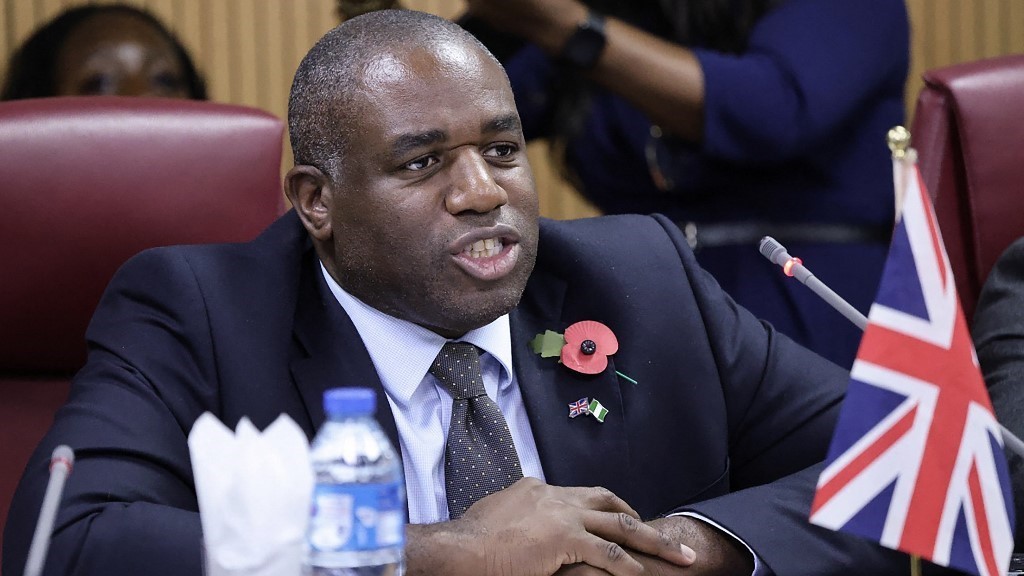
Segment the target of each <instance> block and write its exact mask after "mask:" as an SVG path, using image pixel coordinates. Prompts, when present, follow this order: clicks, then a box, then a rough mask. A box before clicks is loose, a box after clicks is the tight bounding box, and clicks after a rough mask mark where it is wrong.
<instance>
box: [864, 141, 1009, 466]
mask: <svg viewBox="0 0 1024 576" xmlns="http://www.w3.org/2000/svg"><path fill="white" fill-rule="evenodd" d="M885 140H886V143H887V144H888V145H889V150H891V151H892V157H893V160H897V161H899V162H916V161H917V154H916V153H915V152H914V149H913V148H911V147H910V131H909V130H907V129H906V128H904V127H903V126H895V127H893V128H892V129H890V130H889V133H888V134H886V136H885ZM897 178H900V179H902V178H903V174H902V172H901V173H900V174H899V175H897ZM903 189H904V188H903V187H902V186H896V195H897V196H900V195H901V193H902V191H903ZM901 200H902V198H899V197H898V198H897V199H896V213H897V214H899V210H900V205H901V202H900V201H901ZM864 321H865V322H867V319H866V318H865V319H864ZM862 330H863V328H862ZM996 423H997V424H999V431H1000V432H1002V435H1003V442H1004V443H1005V444H1006V447H1007V448H1009V449H1010V451H1011V452H1013V453H1014V454H1016V455H1018V456H1020V457H1022V458H1024V441H1021V439H1020V438H1018V437H1017V436H1016V435H1015V434H1014V433H1013V432H1011V431H1010V430H1008V429H1007V428H1006V426H1003V424H1002V423H1001V422H996Z"/></svg>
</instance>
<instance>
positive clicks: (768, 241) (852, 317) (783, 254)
mask: <svg viewBox="0 0 1024 576" xmlns="http://www.w3.org/2000/svg"><path fill="white" fill-rule="evenodd" d="M759 249H760V251H761V255H762V256H764V257H765V258H767V259H768V260H770V261H772V262H774V263H775V264H778V265H779V266H782V269H783V271H785V273H786V275H787V276H793V277H794V278H796V279H797V280H799V281H800V282H802V283H804V284H805V285H807V287H808V288H810V289H811V290H812V291H813V292H814V293H815V294H817V295H818V296H820V297H821V298H822V299H823V300H825V302H828V303H829V304H830V305H831V306H832V307H833V308H835V309H836V310H838V311H839V312H840V313H842V315H843V316H846V318H847V319H848V320H849V321H850V322H853V323H854V324H856V325H857V327H858V328H860V329H861V330H864V329H865V328H867V326H868V319H867V317H866V316H864V315H863V314H861V313H860V311H859V310H857V309H856V308H854V307H853V306H851V305H850V303H849V302H847V301H846V300H843V298H842V297H841V296H840V295H839V294H836V293H835V292H833V291H832V289H831V288H829V287H828V286H826V285H825V284H824V283H823V282H822V281H821V280H818V279H817V278H816V277H815V276H814V274H811V271H810V270H808V269H807V268H805V267H804V265H803V262H801V261H800V259H799V258H795V257H793V256H790V255H789V252H787V251H786V248H785V247H783V246H782V244H779V243H778V241H777V240H775V239H774V238H772V237H771V236H765V237H764V238H761V245H760V247H759ZM998 424H999V430H1000V431H1001V432H1002V435H1003V442H1005V443H1006V447H1007V448H1009V449H1010V450H1011V451H1013V453H1015V454H1017V455H1018V456H1020V457H1022V458H1024V441H1021V439H1020V438H1018V437H1017V436H1016V435H1015V434H1014V433H1013V432H1010V431H1009V430H1008V429H1007V428H1006V426H1003V425H1002V424H1001V423H998Z"/></svg>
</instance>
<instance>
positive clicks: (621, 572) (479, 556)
mask: <svg viewBox="0 0 1024 576" xmlns="http://www.w3.org/2000/svg"><path fill="white" fill-rule="evenodd" d="M444 525H446V528H445V530H446V531H448V534H447V535H445V536H442V537H441V538H439V541H441V542H451V541H461V542H463V543H464V544H469V543H472V544H471V545H468V546H460V547H459V548H460V550H459V554H458V555H457V556H458V559H457V560H456V559H453V558H446V559H438V558H434V559H433V560H434V561H432V562H429V564H431V565H432V566H433V567H435V568H442V569H443V573H445V574H475V575H479V574H487V575H499V574H500V575H504V576H547V575H550V574H554V573H555V572H557V571H558V570H559V569H561V568H563V567H572V570H573V571H574V573H577V572H578V573H583V574H586V573H588V572H589V573H591V574H613V575H615V576H637V575H639V574H643V573H644V567H643V566H642V565H641V563H640V562H639V561H638V560H637V559H636V558H635V557H634V556H633V555H632V554H633V553H634V552H636V553H640V554H642V555H644V556H649V557H654V558H658V559H660V560H661V561H664V562H668V563H670V564H673V565H677V566H689V565H690V564H692V563H693V561H694V559H695V554H694V553H693V550H691V549H690V548H689V547H687V546H683V545H681V544H680V543H679V542H678V541H674V540H673V539H671V538H670V537H669V536H668V535H667V534H666V533H664V532H663V531H661V530H658V529H656V528H654V527H652V526H650V525H648V524H644V523H643V522H642V521H641V520H640V516H639V515H638V514H637V512H636V511H635V510H633V509H632V508H631V507H630V506H629V505H628V504H626V503H625V502H624V501H623V500H622V499H621V498H619V497H617V496H616V495H614V494H613V493H611V492H610V491H608V490H606V489H604V488H565V487H558V486H550V485H548V484H545V483H543V482H541V481H540V480H537V479H536V478H523V479H522V480H520V481H518V482H516V483H515V484H513V485H512V486H510V487H508V488H506V489H505V490H502V491H501V492H498V493H496V494H492V495H490V496H488V497H486V498H483V499H481V500H480V501H479V502H477V503H476V504H474V505H473V506H471V507H470V508H469V510H467V511H466V514H465V515H464V516H463V517H462V518H460V519H458V520H454V521H451V522H447V523H444ZM433 526H435V527H440V526H442V525H433ZM410 528H413V527H410ZM426 530H427V531H428V532H429V531H430V530H429V528H428V529H426ZM422 535H424V536H428V539H429V536H430V535H428V534H422ZM433 535H434V536H436V535H437V534H433ZM458 535H461V536H464V538H462V537H459V536H458ZM410 536H411V537H412V534H410ZM443 549H444V547H443V545H442V546H441V547H434V548H433V550H432V552H431V555H435V554H444V552H442V550H443ZM436 561H439V562H436ZM414 563H415V560H414V559H413V558H411V557H410V559H409V568H410V574H415V573H419V570H418V569H417V567H416V566H414ZM422 567H426V566H422ZM439 573H440V572H439Z"/></svg>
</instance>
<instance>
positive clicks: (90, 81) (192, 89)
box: [0, 4, 206, 100]
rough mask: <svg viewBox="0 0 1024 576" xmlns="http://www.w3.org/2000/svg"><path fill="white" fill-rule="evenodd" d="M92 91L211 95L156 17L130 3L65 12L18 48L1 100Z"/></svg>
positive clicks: (198, 96) (132, 93)
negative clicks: (207, 92) (207, 93)
mask: <svg viewBox="0 0 1024 576" xmlns="http://www.w3.org/2000/svg"><path fill="white" fill-rule="evenodd" d="M89 95H110V96H160V97H165V98H191V99H194V100H205V99H206V85H205V82H204V81H203V79H202V77H201V76H200V75H199V73H198V71H197V70H196V66H195V64H193V62H192V59H191V58H190V57H189V55H188V52H187V51H186V50H185V47H184V46H183V45H182V44H181V42H180V41H179V40H178V38H177V37H176V36H175V35H174V34H173V33H172V32H171V31H170V30H169V29H167V27H165V26H164V25H163V24H162V23H161V22H160V21H159V20H158V19H157V18H156V17H155V16H153V15H152V14H150V13H149V12H146V11H144V10H141V9H138V8H135V7H132V6H128V5H124V4H106V5H87V6H77V7H74V8H69V9H67V10H65V11H64V12H62V13H61V14H59V15H57V16H56V17H55V18H54V19H53V20H50V21H49V22H48V23H46V24H44V25H43V26H42V27H40V28H39V29H38V30H37V31H36V32H35V33H33V34H32V36H31V37H29V39H28V40H26V41H25V43H24V44H22V45H21V47H19V48H18V49H17V50H16V51H15V52H14V54H13V55H12V57H11V60H10V62H9V63H8V66H7V76H6V78H5V79H4V83H3V90H2V92H0V100H17V99H22V98H40V97H46V96H89Z"/></svg>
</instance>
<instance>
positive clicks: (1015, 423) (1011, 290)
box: [971, 237, 1024, 552]
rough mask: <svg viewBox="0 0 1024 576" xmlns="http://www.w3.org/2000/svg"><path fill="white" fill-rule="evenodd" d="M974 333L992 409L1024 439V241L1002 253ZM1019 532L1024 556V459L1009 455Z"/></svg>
mask: <svg viewBox="0 0 1024 576" xmlns="http://www.w3.org/2000/svg"><path fill="white" fill-rule="evenodd" d="M971 334H972V336H973V338H974V346H975V348H976V349H977V352H978V364H979V365H980V366H981V372H982V374H983V375H984V377H985V385H986V386H987V387H988V393H989V396H990V397H991V398H992V408H993V409H994V410H995V413H996V417H997V419H998V420H999V422H1000V423H1002V425H1003V426H1005V427H1006V428H1007V429H1009V430H1010V431H1011V432H1013V433H1014V434H1015V435H1016V436H1017V437H1018V438H1021V437H1024V237H1022V238H1018V239H1017V240H1016V241H1015V242H1014V243H1013V244H1010V246H1009V247H1008V248H1007V249H1006V251H1004V252H1003V254H1002V256H1000V257H999V260H998V261H996V264H995V266H993V267H992V271H991V272H990V273H989V275H988V278H987V279H986V280H985V285H984V286H983V287H982V290H981V294H980V295H979V296H978V308H977V311H975V313H974V320H973V322H972V327H971ZM1006 457H1007V462H1008V463H1009V465H1010V477H1011V480H1012V482H1013V499H1014V505H1015V507H1016V519H1017V530H1016V531H1015V532H1014V534H1015V535H1016V540H1015V543H1014V550H1015V551H1017V552H1024V529H1022V528H1021V526H1022V522H1024V459H1022V458H1021V457H1020V456H1019V455H1017V454H1016V453H1013V452H1011V451H1007V453H1006Z"/></svg>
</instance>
